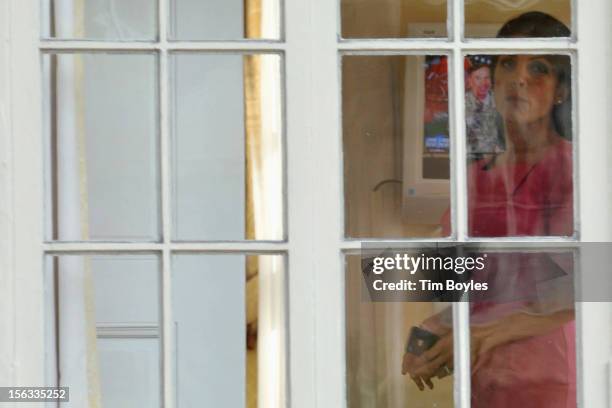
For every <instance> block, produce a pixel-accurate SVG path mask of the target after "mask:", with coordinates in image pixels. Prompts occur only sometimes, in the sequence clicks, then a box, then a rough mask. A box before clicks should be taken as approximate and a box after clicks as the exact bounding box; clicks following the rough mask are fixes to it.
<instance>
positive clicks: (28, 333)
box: [0, 0, 45, 386]
mask: <svg viewBox="0 0 612 408" xmlns="http://www.w3.org/2000/svg"><path fill="white" fill-rule="evenodd" d="M2 11H3V13H7V14H4V15H3V16H2V19H1V21H2V22H3V27H2V30H3V33H4V34H5V35H7V37H6V38H5V39H6V41H3V42H2V54H1V56H0V58H2V59H1V60H0V65H1V66H2V67H3V68H2V69H3V78H2V79H5V80H6V79H8V81H9V82H8V83H7V86H6V88H4V89H3V92H2V96H1V98H2V112H3V115H6V117H5V118H3V120H2V132H0V140H1V142H0V145H2V146H6V147H7V148H8V150H7V151H6V152H3V153H0V154H2V155H3V156H4V157H3V158H2V160H3V162H4V163H5V164H6V167H3V173H4V172H5V171H7V170H8V173H4V174H8V177H10V179H11V180H9V179H8V178H7V179H4V178H2V179H0V182H2V183H3V185H2V189H3V191H4V192H6V193H7V198H6V199H5V198H4V197H3V199H2V202H3V203H2V204H0V208H1V213H0V214H3V215H6V216H7V217H10V218H8V223H6V222H5V224H3V228H2V230H0V234H2V236H1V237H0V238H1V239H0V242H2V244H0V250H3V251H4V250H6V248H8V253H5V254H3V255H6V259H7V260H6V261H0V263H6V265H2V269H1V270H0V273H1V274H2V276H3V279H6V283H7V284H8V285H10V286H8V287H6V286H4V285H2V287H1V289H0V292H2V295H3V296H2V297H4V295H6V296H7V301H9V302H10V304H8V305H7V308H6V312H5V309H4V308H3V310H1V311H0V314H2V318H1V320H2V321H3V324H6V327H7V328H8V331H7V332H5V333H9V335H8V336H6V335H3V336H1V337H3V338H4V339H3V340H0V342H4V341H7V342H8V344H6V348H4V347H2V351H0V353H2V354H4V353H10V355H7V356H6V357H4V356H3V358H2V359H3V360H5V359H6V360H8V362H9V364H8V365H7V366H2V367H0V373H2V374H0V377H3V378H6V377H8V378H9V379H10V383H9V384H11V385H31V386H34V385H43V384H44V382H45V378H44V363H45V355H44V336H43V333H44V319H43V268H42V265H43V262H42V261H43V257H42V252H41V242H42V240H43V229H42V214H43V207H42V204H43V197H44V196H43V183H42V180H43V178H42V175H43V172H42V150H43V149H42V126H41V123H42V115H41V104H42V97H41V68H40V58H39V54H38V37H39V23H38V22H39V19H38V11H39V5H38V2H31V1H28V2H24V1H20V0H7V1H4V2H2ZM5 24H6V26H5ZM5 27H7V28H6V29H5ZM4 183H6V184H4ZM2 258H4V256H2ZM5 267H6V268H5ZM5 291H6V293H4V292H5ZM5 313H6V315H5ZM3 346H4V344H3ZM7 369H8V373H7V372H5V371H4V370H7Z"/></svg>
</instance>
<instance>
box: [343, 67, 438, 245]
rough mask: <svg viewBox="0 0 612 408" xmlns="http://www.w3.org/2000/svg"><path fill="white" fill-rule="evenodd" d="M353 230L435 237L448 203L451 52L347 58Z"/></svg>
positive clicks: (348, 224)
mask: <svg viewBox="0 0 612 408" xmlns="http://www.w3.org/2000/svg"><path fill="white" fill-rule="evenodd" d="M342 75H343V77H342V103H343V108H342V127H343V140H344V200H345V233H346V236H347V237H351V238H357V237H359V238H361V237H376V238H404V237H436V236H441V235H442V229H441V228H440V220H441V219H442V217H443V215H444V214H445V212H447V210H448V209H449V207H450V183H449V178H450V155H449V153H450V137H449V122H448V72H447V59H446V57H442V56H345V57H344V58H343V59H342Z"/></svg>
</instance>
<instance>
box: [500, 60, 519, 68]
mask: <svg viewBox="0 0 612 408" xmlns="http://www.w3.org/2000/svg"><path fill="white" fill-rule="evenodd" d="M499 64H500V65H501V66H502V67H503V68H504V69H507V70H510V69H513V68H514V66H515V65H516V62H515V60H514V58H504V59H502V60H501V61H500V62H499Z"/></svg>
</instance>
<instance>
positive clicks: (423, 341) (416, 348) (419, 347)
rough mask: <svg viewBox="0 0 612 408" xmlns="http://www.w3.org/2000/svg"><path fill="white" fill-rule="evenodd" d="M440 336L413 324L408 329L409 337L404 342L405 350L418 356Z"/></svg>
mask: <svg viewBox="0 0 612 408" xmlns="http://www.w3.org/2000/svg"><path fill="white" fill-rule="evenodd" d="M438 340H440V337H439V336H438V335H436V334H433V333H432V332H430V331H427V330H425V329H421V328H420V327H416V326H413V327H412V329H411V330H410V337H408V343H407V344H406V352H407V353H411V354H414V355H415V356H420V355H421V354H423V353H424V352H426V351H427V350H429V349H430V348H432V347H433V345H434V344H436V342H437V341H438Z"/></svg>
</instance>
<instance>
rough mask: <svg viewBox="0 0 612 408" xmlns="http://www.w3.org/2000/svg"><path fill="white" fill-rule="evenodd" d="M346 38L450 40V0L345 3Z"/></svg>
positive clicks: (358, 0)
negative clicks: (434, 38)
mask: <svg viewBox="0 0 612 408" xmlns="http://www.w3.org/2000/svg"><path fill="white" fill-rule="evenodd" d="M340 4H341V12H342V37H343V38H405V37H446V36H447V29H446V20H447V17H446V16H447V2H446V0H434V1H432V0H411V1H405V0H384V1H380V0H341V2H340Z"/></svg>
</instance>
